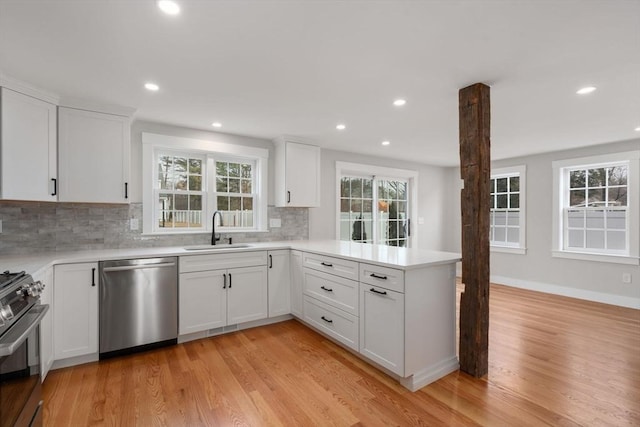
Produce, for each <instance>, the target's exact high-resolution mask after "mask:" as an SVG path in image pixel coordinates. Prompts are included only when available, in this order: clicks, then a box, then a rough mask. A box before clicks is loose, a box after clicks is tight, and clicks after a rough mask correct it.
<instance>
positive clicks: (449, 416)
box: [44, 285, 640, 426]
mask: <svg viewBox="0 0 640 427" xmlns="http://www.w3.org/2000/svg"><path fill="white" fill-rule="evenodd" d="M490 300H491V303H490V304H491V305H490V307H491V323H490V340H489V342H490V353H489V365H490V366H489V374H488V375H487V376H486V377H485V378H481V379H475V378H472V377H470V376H468V375H466V374H464V373H460V372H455V373H453V374H450V375H448V376H446V377H445V378H443V379H441V380H439V381H437V382H435V383H433V384H431V385H429V386H427V387H424V388H422V389H421V390H419V391H418V392H416V393H411V392H409V391H408V390H406V389H404V388H403V387H401V386H400V385H399V384H398V383H396V382H395V381H393V380H392V379H391V378H390V377H388V376H386V375H385V374H383V373H382V372H380V371H378V370H377V369H375V368H373V367H371V366H370V365H368V364H367V363H365V362H363V361H362V360H361V359H359V358H358V357H356V356H354V355H352V354H351V353H349V352H348V351H345V350H343V349H342V348H341V347H338V346H337V345H335V344H333V343H332V342H330V341H328V340H327V339H325V338H324V337H322V336H320V335H318V334H317V333H315V332H313V331H312V330H310V329H309V328H307V327H305V326H303V325H302V324H300V323H298V322H297V321H295V320H291V321H287V322H283V323H279V324H275V325H270V326H265V327H260V328H254V329H249V330H245V331H240V332H235V333H231V334H228V335H223V336H219V337H215V338H209V339H204V340H199V341H193V342H190V343H186V344H182V345H177V346H174V347H170V348H165V349H162V350H155V351H151V352H147V353H142V354H138V355H132V356H126V357H120V358H116V359H111V360H108V361H102V362H96V363H90V364H86V365H81V366H76V367H73V368H67V369H61V370H57V371H52V372H50V373H49V376H48V377H47V379H46V381H45V383H44V398H45V412H44V416H45V417H44V421H45V425H46V426H88V425H101V424H104V425H118V426H134V425H138V426H155V425H166V426H183V425H185V426H186V425H188V426H230V425H234V426H243V425H247V426H332V425H333V426H381V425H398V426H410V425H425V426H437V425H446V426H462V425H483V426H540V425H550V426H575V425H582V426H626V425H629V426H632V425H635V426H638V425H640V311H638V310H632V309H625V308H620V307H614V306H609V305H604V304H598V303H592V302H586V301H580V300H574V299H570V298H565V297H559V296H552V295H548V294H542V293H536V292H531V291H525V290H520V289H515V288H509V287H505V286H499V285H492V286H491V299H490Z"/></svg>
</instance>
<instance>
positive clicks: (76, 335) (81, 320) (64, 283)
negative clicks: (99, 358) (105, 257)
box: [53, 262, 98, 360]
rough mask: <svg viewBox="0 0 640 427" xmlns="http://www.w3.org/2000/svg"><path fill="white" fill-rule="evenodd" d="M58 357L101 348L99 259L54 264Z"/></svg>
mask: <svg viewBox="0 0 640 427" xmlns="http://www.w3.org/2000/svg"><path fill="white" fill-rule="evenodd" d="M54 283H55V289H54V292H53V305H54V307H55V308H54V310H53V331H54V332H53V348H54V358H55V360H60V359H66V358H68V357H75V356H84V355H87V354H92V353H97V352H98V263H97V262H90V263H81V264H61V265H56V266H55V267H54Z"/></svg>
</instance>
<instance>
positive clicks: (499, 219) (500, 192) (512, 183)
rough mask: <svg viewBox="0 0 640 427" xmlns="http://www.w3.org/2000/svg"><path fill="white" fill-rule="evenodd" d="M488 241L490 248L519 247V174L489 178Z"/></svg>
mask: <svg viewBox="0 0 640 427" xmlns="http://www.w3.org/2000/svg"><path fill="white" fill-rule="evenodd" d="M490 194H491V200H490V202H489V206H490V214H489V221H490V223H489V227H490V229H489V240H490V244H491V245H492V246H508V247H519V246H520V174H519V173H514V174H511V175H506V176H504V175H502V176H498V177H493V178H491V181H490Z"/></svg>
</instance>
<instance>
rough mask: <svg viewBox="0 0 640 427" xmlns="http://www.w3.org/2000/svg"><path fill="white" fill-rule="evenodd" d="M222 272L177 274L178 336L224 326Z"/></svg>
mask: <svg viewBox="0 0 640 427" xmlns="http://www.w3.org/2000/svg"><path fill="white" fill-rule="evenodd" d="M225 275H226V270H211V271H198V272H194V273H182V274H180V284H179V301H180V310H179V315H178V330H179V333H180V335H184V334H191V333H194V332H200V331H206V330H208V329H214V328H219V327H221V326H225V325H226V321H227V289H226V286H227V285H226V283H225Z"/></svg>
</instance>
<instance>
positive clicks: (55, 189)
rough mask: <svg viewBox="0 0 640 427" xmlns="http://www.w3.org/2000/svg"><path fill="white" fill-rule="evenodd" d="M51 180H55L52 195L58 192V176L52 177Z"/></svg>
mask: <svg viewBox="0 0 640 427" xmlns="http://www.w3.org/2000/svg"><path fill="white" fill-rule="evenodd" d="M51 181H53V193H51V195H52V196H55V195H56V194H58V180H57V179H56V178H51Z"/></svg>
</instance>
